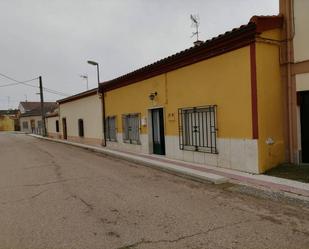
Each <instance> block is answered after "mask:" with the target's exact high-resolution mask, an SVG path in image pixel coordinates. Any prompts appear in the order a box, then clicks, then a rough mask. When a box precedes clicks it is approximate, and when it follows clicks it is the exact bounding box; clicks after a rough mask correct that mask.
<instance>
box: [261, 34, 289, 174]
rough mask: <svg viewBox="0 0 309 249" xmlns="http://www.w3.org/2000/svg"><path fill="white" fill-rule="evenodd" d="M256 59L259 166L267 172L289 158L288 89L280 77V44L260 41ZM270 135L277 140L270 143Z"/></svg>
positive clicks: (262, 170)
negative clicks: (285, 110)
mask: <svg viewBox="0 0 309 249" xmlns="http://www.w3.org/2000/svg"><path fill="white" fill-rule="evenodd" d="M277 33H278V31H277ZM256 60H257V94H258V122H259V141H258V148H259V168H260V172H264V171H265V170H267V169H270V168H272V167H275V166H277V165H278V164H279V163H282V162H284V161H285V141H284V129H283V123H284V116H283V115H284V113H283V111H284V109H283V108H284V102H283V101H284V100H283V98H284V91H283V84H282V83H281V77H280V64H279V47H278V46H277V45H274V44H266V43H257V44H256ZM268 138H272V139H273V140H274V142H275V143H274V144H273V145H267V144H266V140H267V139H268Z"/></svg>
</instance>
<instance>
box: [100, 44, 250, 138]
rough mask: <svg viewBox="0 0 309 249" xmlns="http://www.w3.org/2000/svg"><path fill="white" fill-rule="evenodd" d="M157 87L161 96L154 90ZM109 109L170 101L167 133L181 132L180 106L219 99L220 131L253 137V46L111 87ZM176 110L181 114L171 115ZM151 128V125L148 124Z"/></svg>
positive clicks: (145, 107)
mask: <svg viewBox="0 0 309 249" xmlns="http://www.w3.org/2000/svg"><path fill="white" fill-rule="evenodd" d="M152 92H157V93H158V96H157V100H156V101H154V102H152V101H150V100H149V98H148V96H149V94H150V93H152ZM105 96H106V98H105V101H106V115H107V116H109V115H117V124H118V131H119V132H121V131H122V123H121V121H122V120H121V115H122V114H125V113H136V112H140V113H141V116H142V117H147V115H148V113H147V110H148V109H149V108H152V107H155V106H158V107H165V133H166V135H178V113H177V112H178V108H183V107H194V106H203V105H213V104H216V105H218V129H219V131H218V137H222V138H252V123H251V120H252V118H251V117H252V116H251V80H250V50H249V47H248V46H247V47H244V48H241V49H238V50H234V51H232V52H228V53H226V54H223V55H220V56H217V57H213V58H210V59H208V60H205V61H202V62H198V63H195V64H193V65H189V66H186V67H183V68H180V69H177V70H174V71H172V72H168V73H166V74H162V75H159V76H156V77H153V78H150V79H147V80H144V81H141V82H137V83H134V84H131V85H128V86H126V87H122V88H118V89H115V90H112V91H109V92H107V93H106V95H105ZM168 114H174V117H175V120H168V118H167V115H168ZM142 133H147V127H142Z"/></svg>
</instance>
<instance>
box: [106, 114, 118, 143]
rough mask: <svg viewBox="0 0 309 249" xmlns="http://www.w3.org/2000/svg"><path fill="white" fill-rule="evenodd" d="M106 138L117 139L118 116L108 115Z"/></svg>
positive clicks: (109, 139)
mask: <svg viewBox="0 0 309 249" xmlns="http://www.w3.org/2000/svg"><path fill="white" fill-rule="evenodd" d="M105 125H106V140H107V141H114V142H115V141H117V128H116V116H111V117H110V116H109V117H106V120H105Z"/></svg>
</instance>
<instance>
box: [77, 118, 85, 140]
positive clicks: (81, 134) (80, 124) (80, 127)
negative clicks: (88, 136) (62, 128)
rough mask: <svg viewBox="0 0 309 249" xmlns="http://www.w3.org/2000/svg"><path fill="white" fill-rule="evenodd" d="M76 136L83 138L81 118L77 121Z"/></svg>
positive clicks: (82, 121)
mask: <svg viewBox="0 0 309 249" xmlns="http://www.w3.org/2000/svg"><path fill="white" fill-rule="evenodd" d="M78 135H79V136H80V137H83V136H84V120H82V119H81V118H80V119H79V120H78Z"/></svg>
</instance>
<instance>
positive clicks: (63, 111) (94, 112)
mask: <svg viewBox="0 0 309 249" xmlns="http://www.w3.org/2000/svg"><path fill="white" fill-rule="evenodd" d="M62 118H66V122H67V135H68V136H71V137H78V119H83V121H84V137H85V138H93V139H102V137H103V128H102V127H103V120H102V102H101V99H100V98H99V96H98V95H97V94H94V95H91V96H88V97H84V98H80V99H77V100H74V101H70V102H66V103H63V104H60V106H59V120H60V131H61V132H63V131H62V128H63V127H62Z"/></svg>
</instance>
